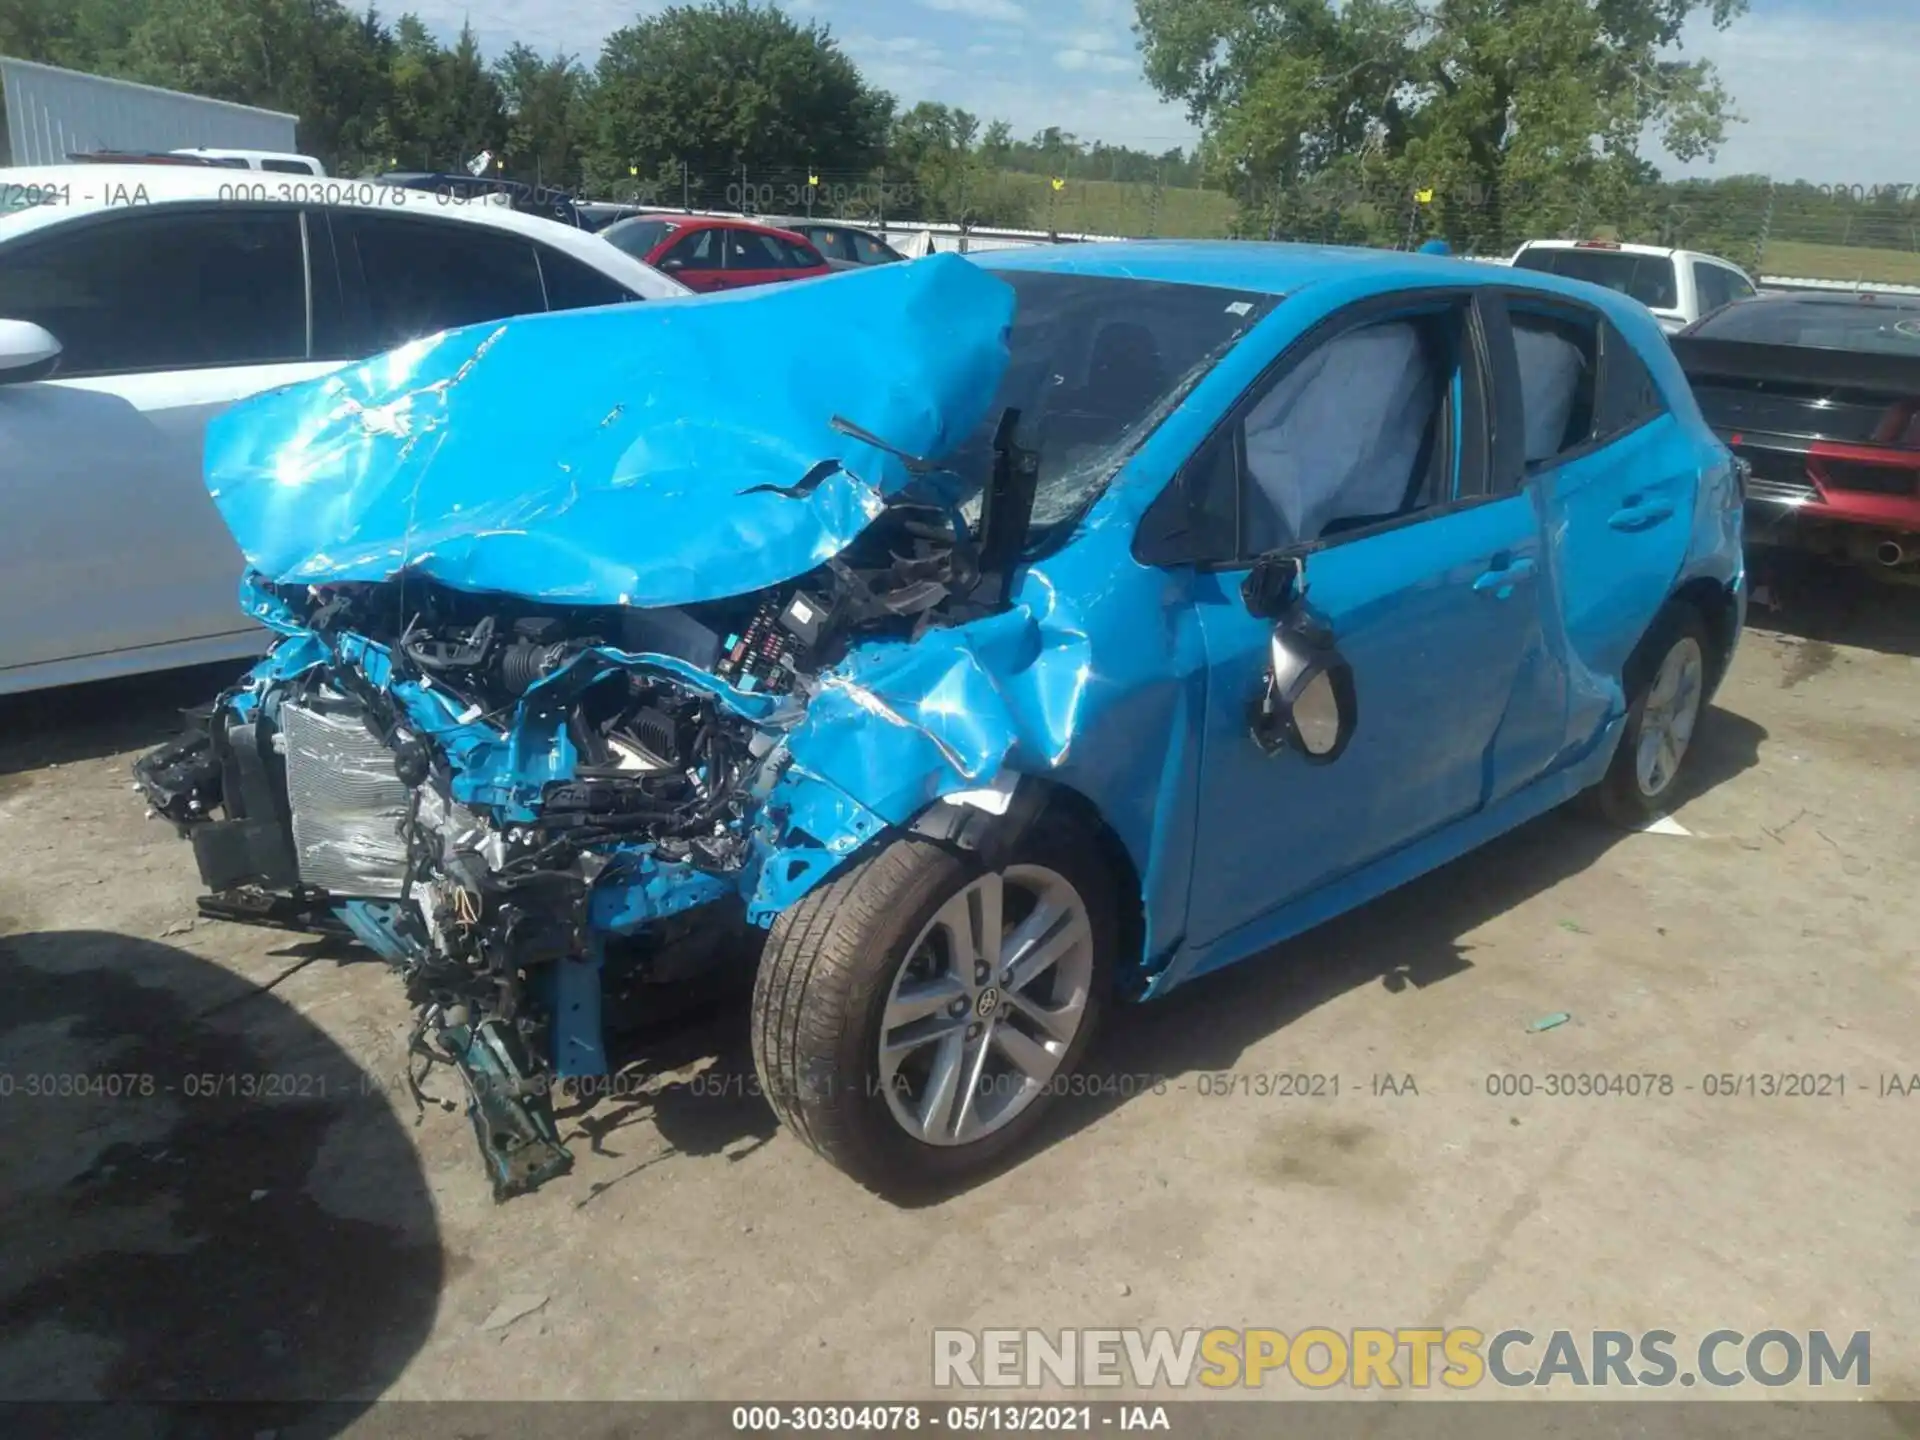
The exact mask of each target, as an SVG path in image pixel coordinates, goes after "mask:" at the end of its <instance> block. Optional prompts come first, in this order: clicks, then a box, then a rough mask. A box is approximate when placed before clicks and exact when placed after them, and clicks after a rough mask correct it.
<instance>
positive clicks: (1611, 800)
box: [1590, 604, 1713, 829]
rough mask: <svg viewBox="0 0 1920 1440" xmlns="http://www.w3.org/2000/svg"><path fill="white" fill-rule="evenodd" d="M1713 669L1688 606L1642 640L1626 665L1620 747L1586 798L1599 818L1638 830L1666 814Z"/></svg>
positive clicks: (1706, 639) (1703, 634)
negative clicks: (1624, 715)
mask: <svg viewBox="0 0 1920 1440" xmlns="http://www.w3.org/2000/svg"><path fill="white" fill-rule="evenodd" d="M1712 666H1713V640H1712V637H1711V636H1710V635H1709V634H1708V632H1707V624H1706V621H1705V620H1704V619H1702V618H1701V616H1700V613H1699V611H1697V610H1695V609H1694V608H1693V607H1692V606H1690V605H1684V604H1682V605H1680V606H1679V607H1678V608H1676V609H1674V610H1672V611H1670V612H1669V613H1668V614H1667V615H1666V616H1665V617H1664V618H1663V619H1662V620H1661V621H1660V622H1659V624H1657V625H1656V626H1655V628H1654V629H1653V630H1652V631H1651V632H1650V633H1649V634H1648V636H1647V638H1646V640H1645V641H1644V642H1642V644H1641V647H1640V649H1639V650H1637V651H1636V652H1635V653H1634V657H1633V660H1632V662H1631V663H1630V664H1629V665H1628V667H1627V684H1628V690H1627V702H1628V703H1627V723H1626V728H1625V730H1624V731H1623V732H1622V734H1621V736H1620V748H1619V749H1618V750H1617V751H1616V752H1615V753H1614V757H1613V763H1612V764H1611V765H1610V766H1608V767H1607V776H1606V779H1604V780H1602V781H1601V782H1600V784H1599V785H1598V786H1596V787H1595V788H1594V789H1593V790H1592V791H1591V792H1590V797H1591V801H1590V803H1591V805H1592V807H1593V809H1594V810H1595V811H1596V812H1597V813H1598V814H1599V815H1600V817H1601V818H1603V819H1605V820H1607V821H1609V822H1610V823H1612V824H1615V825H1619V826H1622V827H1624V828H1626V829H1637V828H1638V827H1640V826H1642V825H1645V824H1646V823H1647V822H1648V821H1650V820H1655V819H1658V818H1659V817H1660V816H1662V815H1664V814H1666V813H1667V811H1668V810H1669V809H1670V808H1671V806H1672V803H1673V801H1674V798H1675V796H1676V794H1677V792H1678V790H1679V780H1680V775H1681V773H1682V770H1683V767H1684V766H1685V764H1686V759H1687V756H1688V755H1689V754H1690V753H1691V752H1692V748H1693V739H1694V734H1695V731H1696V730H1697V729H1698V727H1699V723H1700V719H1701V716H1702V714H1703V712H1704V711H1705V709H1706V703H1707V692H1708V689H1709V688H1710V687H1709V683H1708V677H1709V676H1710V675H1711V673H1712Z"/></svg>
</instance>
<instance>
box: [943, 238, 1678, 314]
mask: <svg viewBox="0 0 1920 1440" xmlns="http://www.w3.org/2000/svg"><path fill="white" fill-rule="evenodd" d="M968 258H969V259H971V260H973V261H974V263H976V264H978V265H981V266H984V267H985V268H987V269H989V270H995V271H1011V270H1046V271H1051V272H1054V273H1056V274H1068V275H1093V276H1106V277H1110V278H1115V279H1131V280H1149V281H1159V282H1162V283H1165V284H1173V285H1212V286H1215V287H1217V288H1219V289H1225V290H1242V291H1247V290H1251V291H1255V292H1258V293H1262V294H1267V295H1275V296H1286V295H1294V294H1298V293H1299V292H1301V291H1303V290H1306V289H1308V288H1309V287H1311V286H1315V285H1321V284H1332V283H1337V282H1343V281H1352V280H1356V279H1368V280H1371V281H1373V282H1375V283H1376V284H1378V285H1379V286H1380V287H1381V288H1382V289H1416V288H1419V287H1421V286H1423V285H1431V286H1451V285H1464V286H1476V285H1495V286H1499V287H1501V288H1503V289H1509V290H1533V291H1538V292H1540V293H1542V294H1552V295H1560V296H1563V297H1565V298H1566V299H1568V300H1574V301H1578V302H1579V303H1581V304H1583V305H1588V306H1591V307H1592V308H1594V309H1596V310H1600V311H1602V312H1603V313H1605V314H1606V315H1608V316H1609V317H1610V318H1612V319H1613V320H1615V321H1616V322H1624V324H1625V325H1626V326H1628V327H1630V328H1631V329H1632V330H1634V331H1636V332H1637V331H1638V330H1639V329H1640V326H1641V322H1642V321H1644V320H1647V319H1648V316H1647V312H1646V310H1645V308H1644V307H1642V306H1641V305H1640V303H1639V302H1638V301H1636V300H1632V299H1630V298H1629V297H1627V296H1625V295H1621V294H1619V293H1618V292H1616V291H1613V290H1608V289H1606V288H1605V287H1603V286H1599V285H1589V284H1587V283H1585V282H1584V281H1580V280H1569V279H1566V278H1565V277H1563V276H1559V275H1553V274H1549V273H1547V272H1545V271H1538V270H1514V269H1510V268H1508V267H1507V266H1505V265H1502V264H1499V263H1498V262H1493V261H1484V260H1461V259H1456V258H1454V257H1452V256H1446V255H1422V254H1420V253H1418V252H1413V251H1406V250H1373V249H1363V248H1360V247H1357V246H1341V245H1296V244H1289V243H1284V242H1277V241H1261V240H1102V241H1097V242H1089V243H1086V244H1081V245H1034V246H1025V247H1022V248H1020V249H1017V250H1015V249H1009V250H990V251H983V252H981V253H978V254H975V255H971V256H969V257H968ZM1649 323H1651V322H1649Z"/></svg>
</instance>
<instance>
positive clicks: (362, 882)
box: [280, 698, 412, 898]
mask: <svg viewBox="0 0 1920 1440" xmlns="http://www.w3.org/2000/svg"><path fill="white" fill-rule="evenodd" d="M280 726H281V733H282V735H283V736H284V737H285V740H286V761H287V801H288V803H289V804H290V805H291V807H292V809H293V844H294V851H295V853H296V855H297V857H298V859H299V865H300V880H301V882H302V883H303V884H307V885H317V886H319V887H320V888H321V889H323V890H325V891H327V892H328V893H330V894H333V895H354V896H371V897H377V898H391V897H394V896H397V895H399V893H400V888H401V885H402V883H403V881H404V879H405V874H406V863H407V853H406V842H405V839H404V831H405V827H406V823H407V808H408V806H409V804H410V803H411V800H412V792H411V791H409V790H408V789H407V787H406V786H405V785H403V784H401V783H400V779H399V777H398V776H397V775H395V774H394V770H393V752H392V751H391V750H388V749H387V748H386V747H385V746H384V745H382V744H381V743H380V742H379V741H378V740H376V739H375V738H374V737H373V736H372V735H371V734H370V733H368V731H367V727H366V725H365V724H364V723H363V722H362V721H361V720H360V718H359V716H358V715H357V714H356V713H355V712H354V711H353V710H352V709H350V708H349V707H348V706H347V705H346V703H345V702H344V701H329V700H327V699H325V698H320V699H317V700H315V701H313V702H311V703H308V704H301V703H295V702H291V701H290V702H288V703H286V704H284V705H282V706H281V707H280Z"/></svg>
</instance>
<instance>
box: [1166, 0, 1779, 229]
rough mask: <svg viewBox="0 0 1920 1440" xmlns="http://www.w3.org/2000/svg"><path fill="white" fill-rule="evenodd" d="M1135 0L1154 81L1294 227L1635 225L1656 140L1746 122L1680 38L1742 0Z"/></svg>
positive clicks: (1231, 173)
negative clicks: (1682, 52) (1314, 221)
mask: <svg viewBox="0 0 1920 1440" xmlns="http://www.w3.org/2000/svg"><path fill="white" fill-rule="evenodd" d="M1138 4H1139V25H1138V29H1139V32H1140V36H1141V41H1142V50H1143V52H1144V56H1145V62H1146V73H1147V78H1148V80H1149V81H1150V82H1151V83H1152V84H1153V85H1154V87H1155V88H1156V89H1158V90H1159V91H1160V93H1161V94H1162V95H1164V96H1166V97H1168V98H1169V99H1175V100H1180V101H1184V102H1185V103H1186V105H1187V108H1188V112H1189V114H1190V115H1191V116H1192V118H1193V120H1194V122H1195V123H1196V124H1199V125H1201V126H1202V127H1203V128H1204V130H1205V132H1206V146H1205V148H1206V151H1207V153H1208V155H1209V157H1210V164H1211V168H1212V169H1213V170H1214V171H1215V173H1216V174H1219V175H1221V178H1226V179H1231V180H1235V181H1237V182H1239V183H1240V184H1241V185H1242V186H1243V187H1245V189H1244V190H1243V193H1245V194H1247V195H1248V197H1249V199H1250V200H1251V201H1252V202H1253V208H1254V209H1255V210H1257V211H1259V212H1260V213H1262V214H1263V215H1265V216H1266V217H1267V218H1268V220H1269V222H1270V223H1271V224H1272V225H1274V226H1276V227H1277V228H1281V229H1283V230H1284V229H1286V228H1288V227H1289V225H1293V224H1297V223H1298V222H1300V221H1301V220H1302V219H1303V217H1305V216H1306V214H1307V213H1308V212H1311V211H1314V210H1319V211H1323V212H1326V214H1325V217H1323V218H1329V219H1331V220H1332V221H1335V222H1338V223H1340V224H1343V225H1346V226H1348V227H1350V228H1351V227H1358V228H1360V229H1362V230H1364V231H1366V232H1368V233H1369V234H1370V235H1371V236H1372V237H1373V238H1398V237H1397V236H1395V235H1394V233H1393V232H1394V231H1395V230H1397V229H1399V228H1401V227H1403V226H1404V227H1405V228H1406V229H1407V231H1408V233H1409V235H1411V233H1412V232H1413V231H1416V230H1418V231H1427V230H1438V231H1441V232H1443V233H1445V234H1446V235H1447V237H1448V238H1449V239H1450V240H1452V241H1454V242H1455V244H1456V245H1460V244H1467V245H1471V246H1479V247H1489V248H1490V247H1504V246H1505V245H1506V244H1508V243H1509V242H1510V240H1511V239H1512V238H1513V237H1514V236H1516V235H1520V234H1525V233H1529V232H1531V231H1535V230H1538V229H1539V228H1540V227H1542V226H1550V227H1552V228H1554V229H1558V228H1561V227H1566V226H1576V225H1579V224H1581V223H1583V222H1584V223H1588V224H1591V223H1594V222H1595V219H1596V217H1599V216H1601V215H1604V214H1609V213H1612V214H1621V215H1626V216H1628V217H1629V218H1630V219H1631V220H1632V222H1633V223H1642V222H1641V220H1640V218H1639V217H1636V216H1632V215H1631V211H1632V207H1633V205H1634V204H1635V203H1636V200H1637V197H1638V195H1639V191H1640V188H1641V187H1643V186H1644V185H1645V184H1646V182H1647V180H1648V179H1649V171H1648V167H1647V166H1646V162H1645V161H1644V160H1643V159H1642V158H1641V155H1640V147H1641V145H1642V143H1643V140H1644V138H1645V137H1646V136H1648V135H1649V134H1652V135H1655V136H1657V137H1658V138H1659V139H1660V140H1661V141H1662V142H1663V143H1664V144H1665V145H1666V147H1667V148H1668V149H1669V150H1670V151H1672V153H1673V154H1675V155H1676V156H1678V157H1680V158H1682V159H1691V158H1694V157H1696V156H1700V155H1705V154H1711V153H1712V152H1713V150H1714V149H1715V147H1716V146H1718V144H1719V143H1720V142H1721V141H1722V140H1723V139H1724V137H1725V131H1726V126H1727V123H1728V122H1729V121H1730V120H1733V119H1735V118H1736V117H1735V116H1734V114H1733V112H1732V109H1731V107H1730V105H1729V103H1728V100H1727V96H1726V93H1725V91H1724V89H1723V88H1722V87H1721V85H1720V83H1719V80H1718V78H1717V77H1716V75H1715V73H1714V71H1713V68H1712V66H1711V65H1709V64H1707V63H1706V62H1704V61H1683V60H1679V59H1676V58H1674V57H1673V53H1672V50H1671V47H1672V45H1673V43H1674V42H1675V41H1676V40H1677V39H1678V37H1679V35H1680V31H1681V28H1682V27H1683V25H1684V24H1685V23H1686V21H1687V20H1688V19H1689V18H1690V17H1691V16H1693V15H1695V14H1704V15H1706V16H1707V17H1708V18H1709V19H1710V20H1711V22H1712V23H1713V24H1715V25H1716V26H1722V27H1724V26H1726V25H1727V24H1730V23H1731V22H1732V20H1733V19H1734V18H1735V17H1736V16H1738V15H1740V14H1741V13H1743V12H1744V11H1745V9H1746V0H1344V3H1339V4H1336V3H1335V0H1138ZM1223 172H1224V173H1223ZM1361 182H1365V183H1366V184H1367V185H1368V186H1369V187H1377V193H1378V194H1379V195H1381V196H1391V195H1396V194H1399V195H1404V196H1405V197H1407V199H1406V201H1405V203H1386V204H1380V203H1375V204H1372V205H1369V204H1366V203H1356V202H1355V199H1354V197H1355V196H1356V194H1359V195H1368V194H1373V193H1376V192H1375V191H1374V190H1373V189H1372V188H1370V189H1369V190H1367V191H1356V190H1355V189H1353V188H1352V187H1353V186H1354V185H1356V184H1358V183H1361ZM1428 191H1430V192H1431V194H1432V197H1433V198H1432V201H1431V203H1430V204H1426V205H1416V204H1415V202H1414V201H1413V199H1412V197H1413V196H1414V195H1415V193H1416V192H1428ZM1337 238H1348V237H1347V236H1346V235H1344V234H1343V235H1340V236H1338V237H1337Z"/></svg>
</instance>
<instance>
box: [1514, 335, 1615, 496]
mask: <svg viewBox="0 0 1920 1440" xmlns="http://www.w3.org/2000/svg"><path fill="white" fill-rule="evenodd" d="M1508 318H1509V319H1510V320H1511V321H1512V324H1513V348H1514V354H1515V357H1516V358H1517V359H1518V361H1519V363H1520V405H1521V413H1522V415H1523V416H1524V423H1525V434H1526V466H1527V469H1528V470H1530V471H1531V470H1538V469H1540V468H1542V467H1543V466H1546V465H1551V464H1552V463H1553V462H1554V461H1555V460H1557V459H1559V458H1560V456H1562V455H1564V454H1566V453H1567V452H1568V451H1570V450H1577V449H1579V448H1580V447H1581V446H1583V445H1585V444H1586V443H1587V442H1588V441H1589V440H1591V439H1592V438H1593V415H1594V397H1595V386H1596V383H1597V380H1598V376H1599V368H1600V366H1599V359H1600V342H1599V333H1598V330H1597V328H1596V326H1595V323H1594V322H1593V321H1592V320H1590V319H1588V318H1586V317H1585V316H1577V315H1575V314H1573V313H1571V312H1562V311H1558V310H1556V311H1551V312H1548V311H1543V310H1532V309H1521V308H1518V307H1517V306H1510V308H1509V311H1508Z"/></svg>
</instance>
